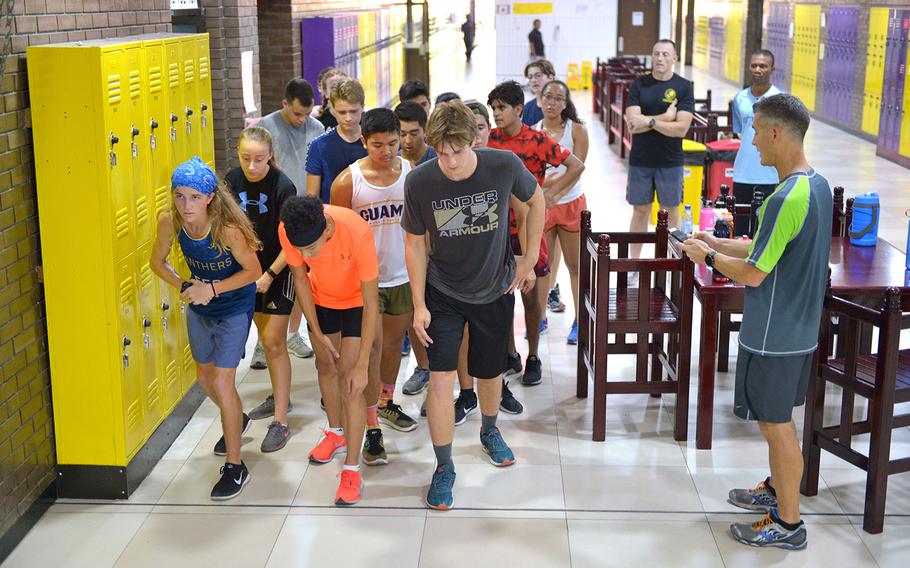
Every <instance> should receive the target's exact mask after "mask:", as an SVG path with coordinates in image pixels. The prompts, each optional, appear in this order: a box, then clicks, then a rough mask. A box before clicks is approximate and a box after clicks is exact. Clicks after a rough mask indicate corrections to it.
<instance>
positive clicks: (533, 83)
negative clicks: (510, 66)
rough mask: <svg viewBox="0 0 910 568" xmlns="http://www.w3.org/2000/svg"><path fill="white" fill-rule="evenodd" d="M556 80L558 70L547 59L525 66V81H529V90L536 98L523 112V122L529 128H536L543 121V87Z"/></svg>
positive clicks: (526, 105) (527, 103) (530, 101)
mask: <svg viewBox="0 0 910 568" xmlns="http://www.w3.org/2000/svg"><path fill="white" fill-rule="evenodd" d="M555 78H556V69H554V68H553V64H552V63H550V62H549V61H547V60H546V59H540V60H538V61H532V62H531V63H528V64H527V65H525V79H527V80H528V88H530V89H531V94H532V95H534V98H533V99H531V100H529V101H528V102H526V103H525V105H524V110H523V111H522V112H521V122H522V123H523V124H527V125H528V126H534V125H535V124H537V123H538V122H540V121H541V120H543V109H542V108H541V103H542V102H543V101H542V100H541V94H542V92H543V86H544V85H546V84H547V83H549V82H550V81H552V80H553V79H555Z"/></svg>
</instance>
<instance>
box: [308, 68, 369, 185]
mask: <svg viewBox="0 0 910 568" xmlns="http://www.w3.org/2000/svg"><path fill="white" fill-rule="evenodd" d="M330 100H331V103H332V113H333V114H334V115H335V118H337V119H338V127H337V128H335V129H333V130H329V131H328V132H326V133H325V134H323V135H322V136H320V137H319V138H317V139H315V140H313V143H312V144H310V149H309V152H308V153H307V160H306V173H307V176H306V192H307V194H308V195H314V196H316V197H319V198H320V199H322V202H323V203H329V201H331V193H332V182H333V181H335V178H336V177H338V174H340V173H341V172H342V170H344V169H345V168H346V167H348V166H350V165H351V164H353V163H354V162H355V161H356V160H359V159H360V158H364V157H366V155H367V151H366V149H365V148H364V147H363V142H361V140H360V116H361V115H362V114H363V105H364V101H365V100H366V98H365V95H364V92H363V87H362V86H361V85H360V83H359V82H357V81H356V80H354V79H344V80H342V81H339V82H338V83H336V84H335V86H334V87H333V88H332V94H331V98H330Z"/></svg>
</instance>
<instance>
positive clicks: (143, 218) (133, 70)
mask: <svg viewBox="0 0 910 568" xmlns="http://www.w3.org/2000/svg"><path fill="white" fill-rule="evenodd" d="M123 53H124V64H125V70H124V71H125V74H126V77H127V81H128V87H127V97H128V101H127V105H128V108H129V121H130V125H129V139H128V141H127V146H126V150H127V151H128V156H129V160H130V172H131V173H132V188H133V200H134V206H133V207H134V211H135V215H136V217H135V223H136V242H137V243H139V244H142V243H147V242H148V241H149V239H150V238H151V234H152V224H153V219H154V209H155V207H154V192H153V191H152V187H151V182H150V179H149V163H148V158H149V153H148V149H147V147H146V145H145V143H144V140H145V138H144V136H143V133H146V134H147V130H148V126H147V124H146V117H147V116H148V109H147V108H146V97H147V96H148V89H147V88H146V87H145V85H144V83H145V76H144V74H143V72H142V71H143V63H142V60H143V58H144V52H143V50H142V47H141V45H140V44H138V43H137V44H135V45H134V46H133V47H130V48H129V49H125V50H124V52H123Z"/></svg>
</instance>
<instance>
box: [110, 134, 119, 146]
mask: <svg viewBox="0 0 910 568" xmlns="http://www.w3.org/2000/svg"><path fill="white" fill-rule="evenodd" d="M118 142H120V139H119V138H117V137H116V136H114V133H113V132H111V146H113V145H114V144H117V143H118Z"/></svg>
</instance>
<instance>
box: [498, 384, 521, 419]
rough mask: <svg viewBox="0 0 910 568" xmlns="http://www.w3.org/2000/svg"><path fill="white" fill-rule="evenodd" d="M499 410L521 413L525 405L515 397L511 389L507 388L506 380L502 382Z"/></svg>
mask: <svg viewBox="0 0 910 568" xmlns="http://www.w3.org/2000/svg"><path fill="white" fill-rule="evenodd" d="M499 410H502V411H503V412H508V413H509V414H521V413H522V412H524V410H525V407H524V406H522V405H521V403H520V402H518V400H516V399H515V396H514V395H513V394H512V391H510V390H509V382H508V381H503V382H502V400H500V401H499Z"/></svg>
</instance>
